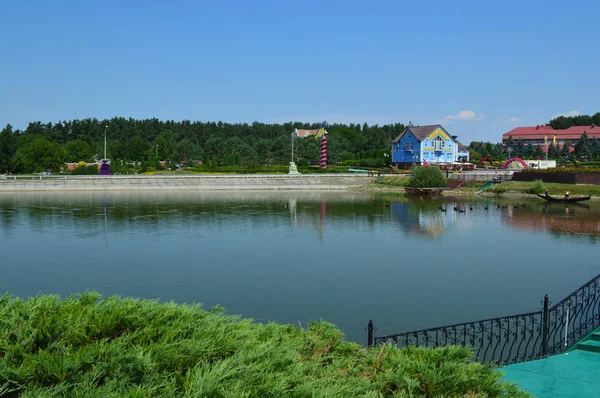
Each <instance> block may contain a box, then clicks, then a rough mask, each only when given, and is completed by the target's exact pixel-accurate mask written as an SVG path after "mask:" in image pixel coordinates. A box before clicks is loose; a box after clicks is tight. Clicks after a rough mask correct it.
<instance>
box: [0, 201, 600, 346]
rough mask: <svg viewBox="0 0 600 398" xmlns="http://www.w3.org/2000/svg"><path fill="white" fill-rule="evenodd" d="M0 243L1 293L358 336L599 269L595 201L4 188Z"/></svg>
mask: <svg viewBox="0 0 600 398" xmlns="http://www.w3.org/2000/svg"><path fill="white" fill-rule="evenodd" d="M440 207H441V208H442V209H444V210H446V211H442V210H440ZM455 207H456V208H457V209H460V210H461V211H455V210H454V208H455ZM463 211H464V212H463ZM0 242H1V247H2V253H1V259H2V260H1V265H0V269H1V270H2V278H1V280H0V292H7V293H10V294H13V295H17V296H21V297H28V296H32V295H36V294H39V293H55V294H59V295H61V296H66V295H69V294H71V293H77V292H84V291H86V290H96V291H98V292H100V293H102V294H105V295H121V296H133V297H140V298H157V299H160V300H162V301H171V300H172V301H175V302H179V303H183V302H186V303H192V302H200V303H203V305H204V306H205V307H207V308H209V307H212V306H215V305H220V306H223V307H225V309H226V310H227V312H228V313H231V314H240V315H242V316H244V317H251V318H254V319H255V320H257V321H260V322H268V321H277V322H284V323H294V324H299V323H300V324H302V325H306V322H307V321H308V320H309V319H317V320H318V319H323V320H327V321H329V322H332V323H334V324H336V325H337V326H338V327H340V328H341V329H342V330H343V331H344V332H345V334H346V335H347V337H348V339H350V340H354V341H357V342H359V343H361V344H365V343H366V332H365V327H366V325H367V322H368V320H369V319H373V320H374V322H375V326H376V327H377V329H378V331H377V333H376V335H381V334H388V333H396V332H403V331H410V330H414V329H421V328H425V327H433V326H442V325H446V324H451V323H456V322H466V321H471V320H478V319H482V318H490V317H497V316H504V315H511V314H516V313H521V312H527V311H535V310H538V309H540V308H541V301H542V299H543V296H544V294H548V295H549V296H550V300H551V301H553V302H557V301H559V300H560V299H562V298H563V297H564V296H566V295H567V294H569V293H570V292H572V291H574V290H575V289H577V288H578V287H579V286H580V285H582V284H584V283H585V282H587V281H588V280H589V279H591V278H593V277H595V276H596V275H598V274H600V261H598V255H599V254H600V202H599V201H589V202H586V203H585V204H579V205H575V204H574V205H568V206H565V205H562V204H558V205H549V204H547V203H545V202H544V201H543V200H540V199H513V200H507V199H495V198H469V199H467V198H464V197H454V198H442V199H421V198H414V199H408V198H405V197H403V196H397V195H384V194H373V193H363V192H337V191H327V192H316V191H312V192H305V191H302V192H301V191H264V192H248V191H245V192H214V193H210V192H202V193H197V192H135V193H127V192H107V193H103V192H100V193H98V192H75V193H62V192H60V193H31V194H22V193H21V194H16V193H15V194H13V193H3V194H1V195H0Z"/></svg>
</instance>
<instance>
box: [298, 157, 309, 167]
mask: <svg viewBox="0 0 600 398" xmlns="http://www.w3.org/2000/svg"><path fill="white" fill-rule="evenodd" d="M298 166H299V167H307V166H310V162H309V161H308V159H306V158H300V159H298Z"/></svg>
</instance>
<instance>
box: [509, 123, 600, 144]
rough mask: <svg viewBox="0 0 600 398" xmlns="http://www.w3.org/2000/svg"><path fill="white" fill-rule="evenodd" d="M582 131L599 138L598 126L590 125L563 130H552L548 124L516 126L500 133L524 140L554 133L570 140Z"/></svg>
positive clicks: (541, 138) (542, 137)
mask: <svg viewBox="0 0 600 398" xmlns="http://www.w3.org/2000/svg"><path fill="white" fill-rule="evenodd" d="M584 131H587V133H588V136H589V137H590V138H594V137H596V138H600V127H599V126H594V125H591V126H573V127H569V128H568V129H565V130H554V129H553V128H552V127H550V126H531V127H517V128H514V129H512V130H510V131H509V132H507V133H504V134H502V139H503V140H506V139H508V137H510V136H512V138H513V139H515V140H518V139H519V138H521V139H524V140H543V139H544V137H547V138H548V139H552V138H553V137H554V136H555V135H556V139H559V140H572V139H579V137H581V135H582V134H583V132H584Z"/></svg>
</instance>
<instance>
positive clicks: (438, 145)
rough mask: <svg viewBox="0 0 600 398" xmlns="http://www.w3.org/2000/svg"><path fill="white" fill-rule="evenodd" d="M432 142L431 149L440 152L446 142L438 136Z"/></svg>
mask: <svg viewBox="0 0 600 398" xmlns="http://www.w3.org/2000/svg"><path fill="white" fill-rule="evenodd" d="M432 142H433V149H435V150H436V151H441V150H442V149H444V146H445V145H446V141H444V139H443V138H442V137H440V136H439V135H438V136H436V137H435V138H434V139H433V141H432Z"/></svg>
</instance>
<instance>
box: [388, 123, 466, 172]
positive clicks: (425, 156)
mask: <svg viewBox="0 0 600 398" xmlns="http://www.w3.org/2000/svg"><path fill="white" fill-rule="evenodd" d="M456 138H457V136H456V135H450V134H449V133H448V132H447V131H446V129H444V128H443V127H442V126H441V125H439V124H434V125H431V126H410V127H408V128H407V129H406V130H404V131H403V132H402V134H400V135H399V136H398V137H396V138H395V139H394V140H393V141H392V163H393V164H395V165H397V166H398V167H400V168H409V167H410V166H411V165H413V164H415V163H417V164H424V163H433V164H435V163H438V164H452V163H457V162H468V161H469V150H468V148H467V147H466V146H464V145H463V144H461V143H460V142H458V140H457V139H456Z"/></svg>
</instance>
